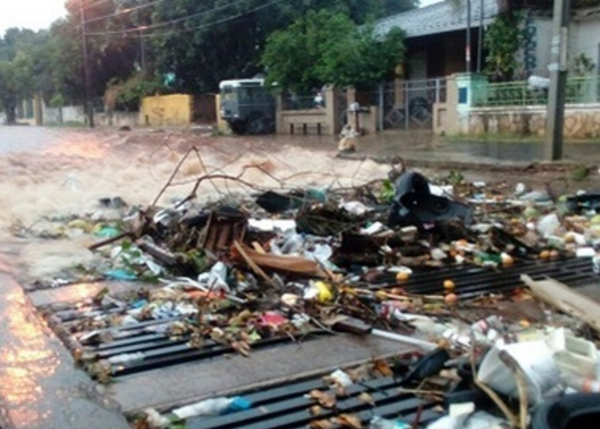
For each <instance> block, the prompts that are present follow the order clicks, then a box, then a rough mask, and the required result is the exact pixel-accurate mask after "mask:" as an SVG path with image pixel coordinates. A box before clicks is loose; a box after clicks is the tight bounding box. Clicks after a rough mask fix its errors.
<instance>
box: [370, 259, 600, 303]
mask: <svg viewBox="0 0 600 429" xmlns="http://www.w3.org/2000/svg"><path fill="white" fill-rule="evenodd" d="M522 274H527V275H529V276H531V277H532V278H533V279H534V280H541V279H543V278H545V277H552V278H554V279H555V280H558V281H560V282H562V283H564V284H566V285H567V286H572V287H577V286H583V285H588V284H594V283H599V282H600V277H598V276H597V275H595V274H594V272H593V271H592V263H591V260H590V259H589V258H577V259H567V260H557V261H550V262H539V261H529V262H522V263H519V264H515V266H513V267H510V268H497V269H494V268H486V267H474V266H467V265H465V266H462V267H446V268H435V269H431V270H428V271H420V272H415V274H414V275H412V276H411V278H410V280H409V281H408V282H407V283H406V290H407V292H409V293H416V294H432V293H439V292H440V291H441V290H442V289H443V283H444V280H446V279H452V280H453V281H454V283H455V284H456V292H457V293H458V294H460V295H461V296H463V297H465V298H472V297H475V296H477V295H479V294H482V293H489V292H499V291H507V290H510V289H514V288H516V287H519V286H523V282H522V281H521V279H520V277H521V275H522ZM394 277H395V275H393V274H392V275H390V276H389V279H388V278H387V277H386V276H382V278H381V279H380V282H379V284H378V283H374V284H372V285H371V286H370V287H371V288H373V289H376V288H380V287H382V286H384V284H382V283H381V282H383V283H385V282H386V281H389V282H390V283H392V284H395V279H394Z"/></svg>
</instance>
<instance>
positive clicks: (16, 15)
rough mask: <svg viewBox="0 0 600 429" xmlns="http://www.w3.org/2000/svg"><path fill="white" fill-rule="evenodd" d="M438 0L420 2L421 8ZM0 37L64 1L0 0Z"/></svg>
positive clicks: (38, 20)
mask: <svg viewBox="0 0 600 429" xmlns="http://www.w3.org/2000/svg"><path fill="white" fill-rule="evenodd" d="M438 1H440V0H421V6H427V5H429V4H432V3H437V2H438ZM0 3H1V5H0V36H3V35H4V32H5V31H6V29H7V28H10V27H24V28H30V29H32V30H39V29H41V28H48V27H50V24H51V23H52V22H53V21H55V20H56V19H58V18H60V17H61V16H64V15H65V14H66V10H65V6H64V5H65V0H15V1H11V2H10V6H8V5H7V3H9V1H8V0H0Z"/></svg>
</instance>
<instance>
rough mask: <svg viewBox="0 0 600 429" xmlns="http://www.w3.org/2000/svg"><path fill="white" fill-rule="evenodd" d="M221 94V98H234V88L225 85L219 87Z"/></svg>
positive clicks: (235, 93)
mask: <svg viewBox="0 0 600 429" xmlns="http://www.w3.org/2000/svg"><path fill="white" fill-rule="evenodd" d="M221 96H222V97H223V100H235V99H236V96H237V92H236V89H235V88H233V87H231V86H226V87H225V88H223V89H221Z"/></svg>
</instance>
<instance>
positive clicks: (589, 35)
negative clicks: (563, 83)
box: [520, 17, 600, 77]
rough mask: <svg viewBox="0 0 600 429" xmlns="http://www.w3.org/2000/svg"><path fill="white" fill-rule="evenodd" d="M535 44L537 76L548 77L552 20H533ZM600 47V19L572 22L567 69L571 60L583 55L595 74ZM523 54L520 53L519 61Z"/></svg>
mask: <svg viewBox="0 0 600 429" xmlns="http://www.w3.org/2000/svg"><path fill="white" fill-rule="evenodd" d="M534 22H535V27H536V33H535V42H536V49H535V55H536V68H535V74H536V75H538V76H544V77H547V76H548V64H549V63H550V44H551V43H552V20H551V19H549V18H535V19H534ZM599 46H600V17H597V18H595V19H588V20H583V21H573V22H571V25H570V27H569V40H568V57H569V67H571V66H572V64H573V58H575V57H576V56H578V55H579V54H582V53H583V54H585V55H587V56H588V57H590V58H591V59H592V61H593V62H594V63H595V64H596V68H595V72H597V71H598V63H599V62H600V58H599V54H598V50H599ZM522 58H523V52H521V53H520V59H521V60H522Z"/></svg>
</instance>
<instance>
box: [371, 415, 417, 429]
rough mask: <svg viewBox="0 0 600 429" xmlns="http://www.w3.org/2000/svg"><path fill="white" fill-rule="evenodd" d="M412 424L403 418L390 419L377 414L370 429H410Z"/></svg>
mask: <svg viewBox="0 0 600 429" xmlns="http://www.w3.org/2000/svg"><path fill="white" fill-rule="evenodd" d="M410 427H411V426H410V425H409V424H408V423H405V422H403V421H402V420H390V419H384V418H383V417H379V416H375V417H373V418H372V419H371V423H370V425H369V429H408V428H410Z"/></svg>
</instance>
